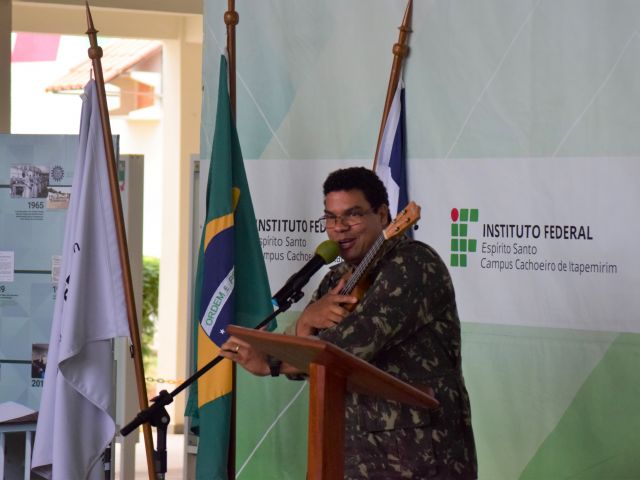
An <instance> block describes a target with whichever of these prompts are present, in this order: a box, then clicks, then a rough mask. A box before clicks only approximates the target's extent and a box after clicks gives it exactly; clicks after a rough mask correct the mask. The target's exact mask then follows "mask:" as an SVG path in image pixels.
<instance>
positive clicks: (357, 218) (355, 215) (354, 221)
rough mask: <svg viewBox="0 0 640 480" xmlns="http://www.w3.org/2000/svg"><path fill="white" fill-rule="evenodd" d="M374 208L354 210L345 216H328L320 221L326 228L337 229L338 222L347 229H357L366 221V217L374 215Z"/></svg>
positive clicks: (324, 216)
mask: <svg viewBox="0 0 640 480" xmlns="http://www.w3.org/2000/svg"><path fill="white" fill-rule="evenodd" d="M373 211H374V210H373V208H370V209H369V210H353V211H350V212H347V213H345V214H344V215H332V214H326V215H323V216H322V217H320V218H319V219H318V220H319V221H320V222H322V224H323V225H324V226H325V228H336V226H337V225H338V221H339V222H340V223H341V224H342V225H344V226H345V227H355V226H356V225H360V224H361V223H362V222H363V221H364V216H365V215H368V214H370V213H373Z"/></svg>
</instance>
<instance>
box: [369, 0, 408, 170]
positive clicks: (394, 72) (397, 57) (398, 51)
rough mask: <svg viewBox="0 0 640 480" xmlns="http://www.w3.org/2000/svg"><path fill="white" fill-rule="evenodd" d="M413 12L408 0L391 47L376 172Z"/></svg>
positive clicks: (406, 50)
mask: <svg viewBox="0 0 640 480" xmlns="http://www.w3.org/2000/svg"><path fill="white" fill-rule="evenodd" d="M412 12H413V0H409V2H408V3H407V7H406V9H405V11H404V18H403V19H402V25H400V26H399V27H398V29H399V30H400V33H399V34H398V42H397V43H395V44H394V45H393V63H392V64H391V75H390V76H389V86H388V87H387V99H386V100H385V102H384V110H383V111H382V122H381V123H380V132H379V133H378V143H377V144H376V154H375V156H374V157H373V168H372V170H373V171H375V170H376V166H377V162H378V153H379V151H380V142H381V141H382V134H383V133H384V127H385V125H386V123H387V117H388V115H389V110H390V109H391V103H392V102H393V96H394V94H395V92H396V88H397V87H398V81H399V80H400V72H401V71H402V62H403V61H404V59H405V57H406V56H407V55H409V46H408V45H407V42H408V37H409V33H411V14H412Z"/></svg>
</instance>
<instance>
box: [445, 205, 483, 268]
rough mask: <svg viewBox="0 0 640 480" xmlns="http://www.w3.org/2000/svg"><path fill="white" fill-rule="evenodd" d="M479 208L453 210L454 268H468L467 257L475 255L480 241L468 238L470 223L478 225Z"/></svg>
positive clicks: (452, 254) (452, 257)
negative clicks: (470, 254)
mask: <svg viewBox="0 0 640 480" xmlns="http://www.w3.org/2000/svg"><path fill="white" fill-rule="evenodd" d="M478 217H479V212H478V209H477V208H460V209H457V208H452V209H451V261H450V265H451V266H452V267H466V266H467V255H468V254H469V253H475V251H476V249H477V247H478V241H477V240H476V239H475V238H468V234H469V223H477V222H478Z"/></svg>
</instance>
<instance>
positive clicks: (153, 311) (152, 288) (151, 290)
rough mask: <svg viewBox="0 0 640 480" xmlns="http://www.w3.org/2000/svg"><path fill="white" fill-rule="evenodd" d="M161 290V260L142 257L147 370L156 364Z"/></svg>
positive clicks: (143, 330)
mask: <svg viewBox="0 0 640 480" xmlns="http://www.w3.org/2000/svg"><path fill="white" fill-rule="evenodd" d="M159 290H160V260H159V259H157V258H154V257H143V258H142V329H141V332H140V336H141V337H142V338H141V339H140V341H141V343H142V362H143V364H144V370H145V372H149V370H150V369H151V368H153V367H155V365H156V361H157V354H158V352H156V351H155V350H154V348H153V338H154V336H155V333H156V322H157V320H158V293H159Z"/></svg>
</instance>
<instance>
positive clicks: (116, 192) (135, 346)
mask: <svg viewBox="0 0 640 480" xmlns="http://www.w3.org/2000/svg"><path fill="white" fill-rule="evenodd" d="M85 5H86V10H87V32H86V33H87V35H88V36H89V43H90V45H91V46H90V47H89V50H88V54H89V58H90V59H91V61H92V63H93V74H94V75H95V79H96V86H97V94H98V103H99V106H100V119H101V121H102V135H103V137H104V147H105V154H106V159H107V171H108V172H109V187H110V190H111V203H112V207H113V215H114V220H115V226H116V235H117V238H118V251H119V254H120V264H121V265H122V283H123V285H124V295H125V301H126V305H127V318H128V321H129V334H130V336H131V342H132V351H131V356H132V358H133V362H134V366H135V372H136V384H137V387H138V402H139V405H140V408H141V409H146V408H148V406H149V402H148V399H147V387H146V384H145V381H144V368H143V366H142V356H141V354H142V348H141V346H140V331H139V329H138V319H137V314H136V307H135V299H134V297H133V283H132V281H131V266H130V264H129V249H128V247H127V237H126V233H125V230H124V217H123V214H122V203H121V201H120V189H119V186H118V177H117V170H116V160H115V153H114V150H113V138H112V136H111V124H110V122H109V110H108V108H107V95H106V92H105V88H104V76H103V74H102V63H101V60H100V59H101V57H102V48H101V47H99V46H98V39H97V33H98V31H97V30H96V29H95V28H94V26H93V19H92V18H91V10H90V9H89V2H88V1H85ZM142 430H143V434H144V443H145V450H146V454H147V467H148V471H149V480H155V478H156V469H155V463H154V460H153V437H152V436H151V426H150V425H149V424H148V423H145V424H143V426H142Z"/></svg>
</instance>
